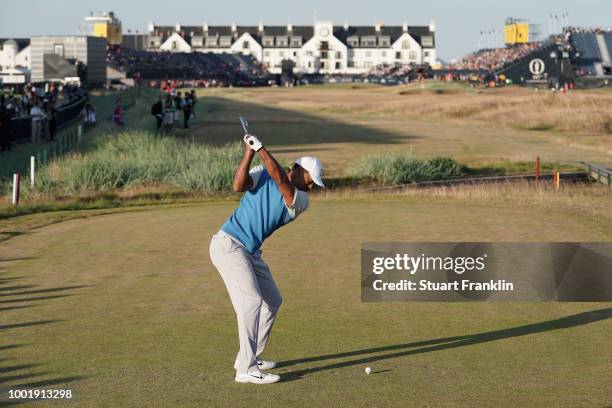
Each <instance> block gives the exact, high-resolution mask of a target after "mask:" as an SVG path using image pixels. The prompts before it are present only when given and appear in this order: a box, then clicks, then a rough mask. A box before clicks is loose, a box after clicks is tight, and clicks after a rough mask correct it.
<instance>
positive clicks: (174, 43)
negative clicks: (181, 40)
mask: <svg viewBox="0 0 612 408" xmlns="http://www.w3.org/2000/svg"><path fill="white" fill-rule="evenodd" d="M177 48H178V45H177V44H176V41H172V49H173V50H176V49H177Z"/></svg>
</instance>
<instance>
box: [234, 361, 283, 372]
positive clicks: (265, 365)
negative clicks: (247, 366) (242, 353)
mask: <svg viewBox="0 0 612 408" xmlns="http://www.w3.org/2000/svg"><path fill="white" fill-rule="evenodd" d="M274 367H276V361H267V360H259V359H258V360H257V368H259V369H260V370H270V369H272V368H274ZM237 369H238V360H236V361H235V362H234V370H237Z"/></svg>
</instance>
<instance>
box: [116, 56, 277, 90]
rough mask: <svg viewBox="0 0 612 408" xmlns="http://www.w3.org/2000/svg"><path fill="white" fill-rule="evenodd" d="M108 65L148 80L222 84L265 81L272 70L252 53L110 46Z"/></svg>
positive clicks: (263, 82) (246, 84)
mask: <svg viewBox="0 0 612 408" xmlns="http://www.w3.org/2000/svg"><path fill="white" fill-rule="evenodd" d="M107 62H108V65H109V66H110V67H112V68H114V69H116V70H118V71H120V72H123V73H125V74H126V76H128V77H135V76H139V77H140V78H142V79H147V80H167V79H182V80H204V81H208V80H213V79H214V80H215V81H216V82H217V83H219V84H222V85H238V86H241V85H242V86H250V85H264V84H267V81H268V79H269V78H268V77H269V75H268V73H267V72H266V71H265V70H264V69H263V68H262V67H261V66H260V64H258V63H257V61H255V59H254V58H253V57H252V56H250V55H241V54H213V53H170V52H150V51H143V50H133V49H130V48H120V49H109V51H108V54H107Z"/></svg>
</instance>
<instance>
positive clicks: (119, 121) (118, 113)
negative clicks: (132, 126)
mask: <svg viewBox="0 0 612 408" xmlns="http://www.w3.org/2000/svg"><path fill="white" fill-rule="evenodd" d="M113 123H114V124H115V126H123V125H125V116H124V113H123V108H122V107H121V98H117V99H115V108H114V109H113Z"/></svg>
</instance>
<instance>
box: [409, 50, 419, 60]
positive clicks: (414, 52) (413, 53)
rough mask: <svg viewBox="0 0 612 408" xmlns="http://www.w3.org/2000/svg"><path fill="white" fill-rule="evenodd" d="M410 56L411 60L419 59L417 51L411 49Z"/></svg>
mask: <svg viewBox="0 0 612 408" xmlns="http://www.w3.org/2000/svg"><path fill="white" fill-rule="evenodd" d="M408 58H409V59H411V60H416V59H417V53H416V51H410V53H409V54H408Z"/></svg>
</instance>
